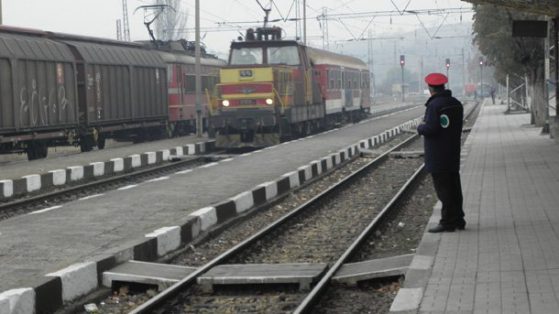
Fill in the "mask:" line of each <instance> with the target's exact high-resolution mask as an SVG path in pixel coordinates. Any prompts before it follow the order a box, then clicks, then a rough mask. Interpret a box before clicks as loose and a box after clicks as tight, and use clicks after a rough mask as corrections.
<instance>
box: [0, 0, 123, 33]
mask: <svg viewBox="0 0 559 314" xmlns="http://www.w3.org/2000/svg"><path fill="white" fill-rule="evenodd" d="M0 1H1V0H0ZM116 40H119V41H120V40H122V20H121V19H118V20H116Z"/></svg>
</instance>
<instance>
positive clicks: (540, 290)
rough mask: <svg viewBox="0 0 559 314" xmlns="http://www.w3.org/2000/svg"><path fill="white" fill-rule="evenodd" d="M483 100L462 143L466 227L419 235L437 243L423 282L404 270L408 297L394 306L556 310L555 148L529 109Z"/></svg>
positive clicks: (558, 160)
mask: <svg viewBox="0 0 559 314" xmlns="http://www.w3.org/2000/svg"><path fill="white" fill-rule="evenodd" d="M485 103H486V106H485V107H484V108H483V110H482V112H481V115H480V117H479V119H478V121H477V123H476V125H475V127H474V129H473V131H472V133H471V135H470V137H469V138H468V141H467V143H466V145H465V148H464V152H465V153H466V155H467V157H466V159H465V161H464V162H463V168H462V184H463V191H464V197H465V198H464V205H465V212H466V220H467V222H468V225H467V226H466V230H465V231H462V232H454V233H444V234H441V235H428V234H426V236H425V237H424V240H426V242H430V243H436V242H437V241H438V250H434V251H436V254H434V260H433V264H432V268H431V269H430V272H427V275H426V276H425V277H426V278H425V280H423V281H424V282H423V283H424V284H423V285H422V284H421V282H422V280H421V278H418V277H416V275H417V274H420V273H421V272H420V270H419V269H418V270H416V272H414V273H410V276H409V277H410V280H411V282H408V281H406V283H405V284H404V287H405V288H406V289H402V290H403V291H402V296H403V297H402V298H401V299H400V301H403V300H404V297H405V296H406V295H407V299H408V300H407V302H408V305H411V306H408V307H406V306H404V304H402V303H401V304H399V309H400V310H405V309H407V310H408V312H414V313H415V312H416V311H417V310H419V313H522V314H527V313H542V314H549V313H559V227H558V226H559V179H558V178H559V146H558V145H557V144H555V143H554V140H553V139H549V136H547V135H541V134H540V131H541V128H535V127H533V126H530V125H529V123H530V116H529V114H512V115H505V114H504V111H505V110H506V107H504V106H499V105H489V104H490V101H489V102H487V101H486V102H485ZM439 214H440V210H436V212H435V213H434V216H433V219H432V221H431V224H435V223H436V221H438V218H439V216H438V215H439ZM428 246H429V245H426V246H425V245H424V247H428ZM420 251H421V247H420V249H419V250H418V254H420ZM427 251H428V250H427ZM424 273H425V272H424ZM429 273H430V274H429ZM423 288H424V290H421V289H423ZM418 291H419V292H423V293H422V298H421V301H420V303H419V304H417V307H416V308H415V309H413V308H414V307H413V304H410V303H413V296H414V293H416V292H418ZM399 298H400V294H399V295H398V297H397V300H398V299H399ZM395 304H396V303H395ZM395 304H393V308H392V310H393V311H394V312H396V310H397V309H398V307H395ZM410 309H413V310H411V311H410ZM402 312H405V311H402Z"/></svg>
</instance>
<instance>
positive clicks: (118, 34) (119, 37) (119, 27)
mask: <svg viewBox="0 0 559 314" xmlns="http://www.w3.org/2000/svg"><path fill="white" fill-rule="evenodd" d="M116 40H122V20H121V19H118V20H116Z"/></svg>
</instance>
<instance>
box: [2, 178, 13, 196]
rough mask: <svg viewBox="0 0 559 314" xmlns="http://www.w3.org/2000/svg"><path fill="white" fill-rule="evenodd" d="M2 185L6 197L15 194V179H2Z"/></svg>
mask: <svg viewBox="0 0 559 314" xmlns="http://www.w3.org/2000/svg"><path fill="white" fill-rule="evenodd" d="M0 186H2V195H3V196H4V197H12V195H14V181H12V180H0Z"/></svg>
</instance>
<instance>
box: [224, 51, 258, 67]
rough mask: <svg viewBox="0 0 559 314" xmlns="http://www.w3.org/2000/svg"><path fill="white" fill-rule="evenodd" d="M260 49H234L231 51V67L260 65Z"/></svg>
mask: <svg viewBox="0 0 559 314" xmlns="http://www.w3.org/2000/svg"><path fill="white" fill-rule="evenodd" d="M262 57H263V55H262V48H261V47H258V48H235V49H233V50H231V62H230V63H231V65H245V64H262V63H263V58H262Z"/></svg>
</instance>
